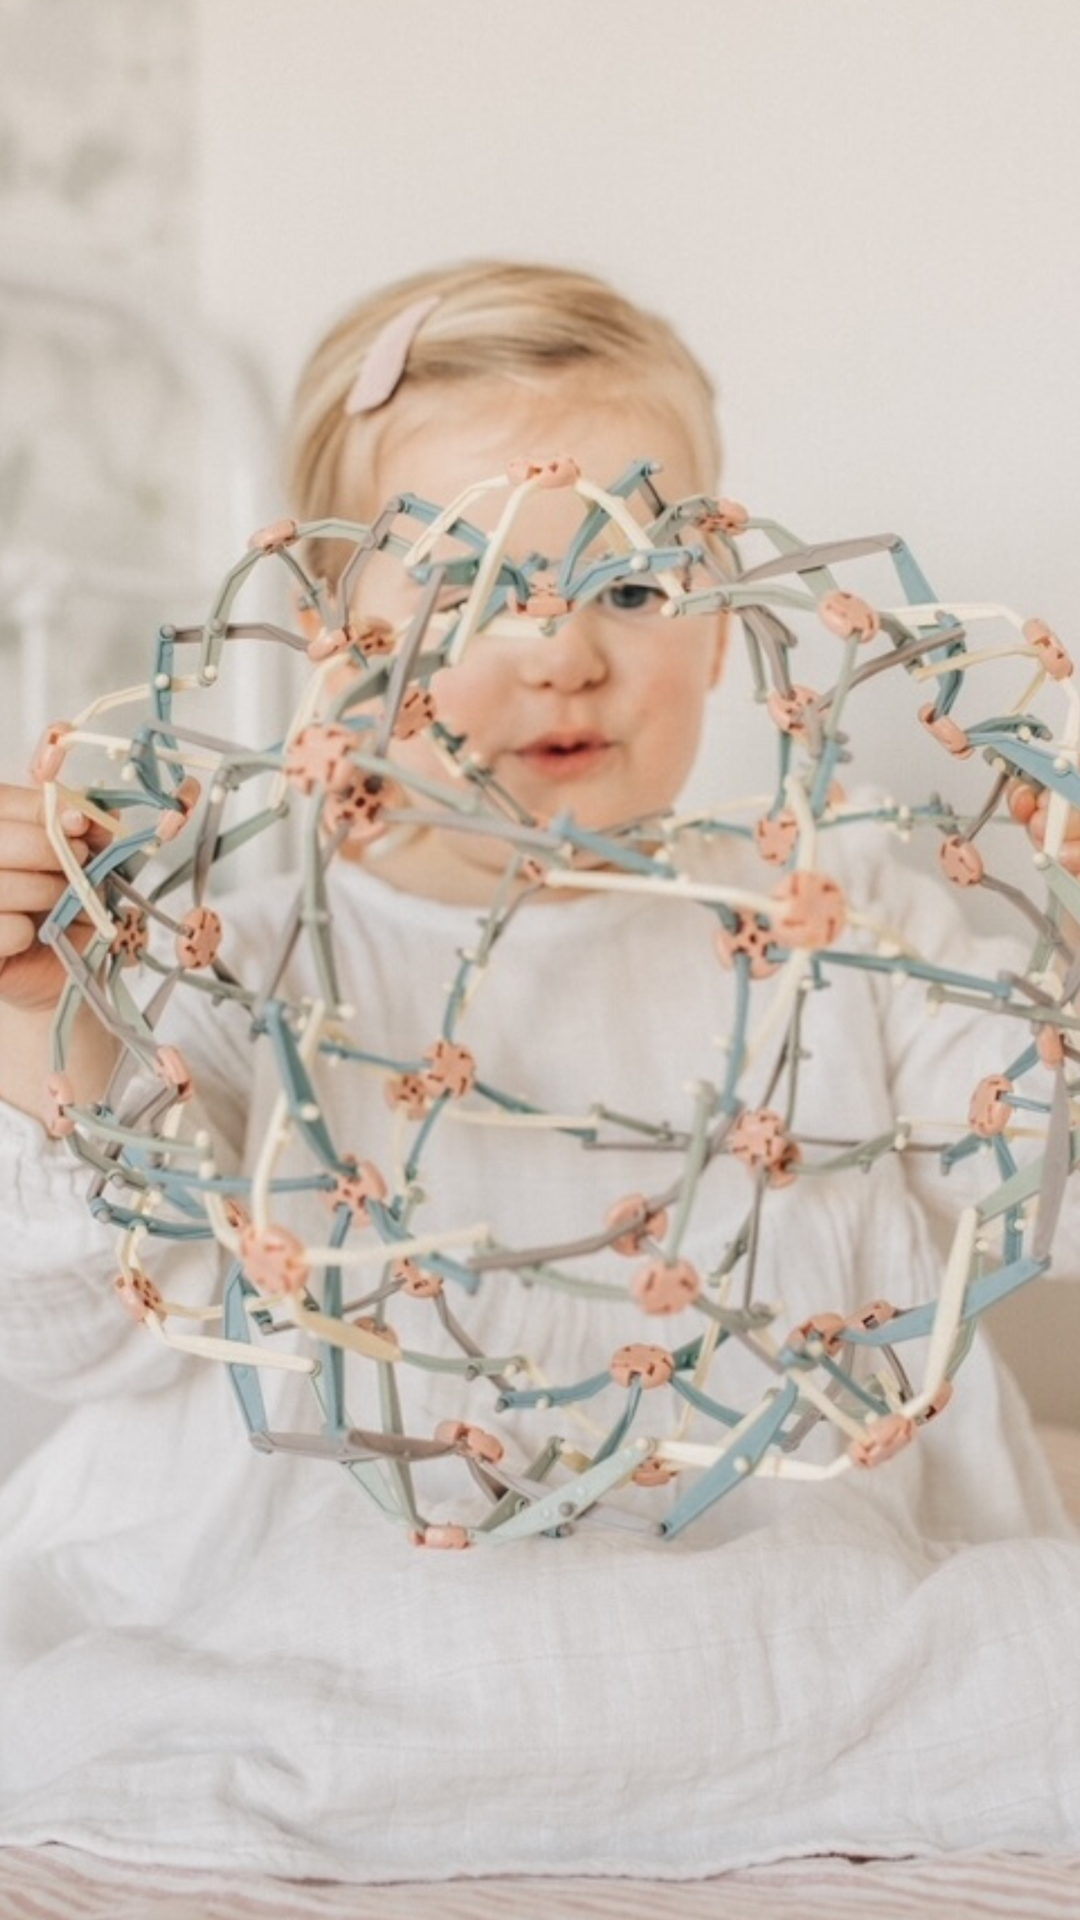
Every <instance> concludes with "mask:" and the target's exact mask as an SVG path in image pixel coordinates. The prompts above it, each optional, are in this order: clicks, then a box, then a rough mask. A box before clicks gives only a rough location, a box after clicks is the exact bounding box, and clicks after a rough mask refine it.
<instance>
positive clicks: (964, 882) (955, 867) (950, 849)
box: [938, 833, 986, 887]
mask: <svg viewBox="0 0 1080 1920" xmlns="http://www.w3.org/2000/svg"><path fill="white" fill-rule="evenodd" d="M938 858H939V859H940V861H941V866H942V871H943V873H944V875H945V878H946V880H951V881H952V883H953V886H954V887H977V886H978V884H979V881H980V880H981V879H982V877H983V874H984V873H985V872H986V868H985V867H984V866H983V857H982V854H981V853H980V852H979V849H978V847H976V846H973V845H972V843H971V841H970V840H963V839H961V837H960V835H959V834H958V833H951V834H950V835H949V838H948V839H947V840H943V841H942V843H941V851H940V853H939V855H938Z"/></svg>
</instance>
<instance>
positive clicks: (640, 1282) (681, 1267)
mask: <svg viewBox="0 0 1080 1920" xmlns="http://www.w3.org/2000/svg"><path fill="white" fill-rule="evenodd" d="M630 1291H631V1293H632V1294H633V1296H634V1299H635V1300H636V1301H637V1303H638V1306H639V1307H643V1308H644V1310H645V1312H646V1313H681V1312H682V1310H683V1308H684V1307H688V1306H689V1305H690V1303H691V1301H693V1300H696V1299H697V1297H698V1294H699V1293H700V1292H701V1275H700V1274H699V1273H698V1270H697V1268H696V1267H695V1266H693V1265H691V1263H690V1261H689V1260H672V1261H670V1262H669V1261H667V1260H650V1261H649V1262H648V1263H647V1264H646V1265H645V1266H644V1267H641V1268H640V1269H639V1271H638V1272H637V1273H636V1274H635V1275H634V1278H633V1281H632V1282H631V1286H630Z"/></svg>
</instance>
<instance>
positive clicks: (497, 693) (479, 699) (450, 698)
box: [431, 660, 506, 741]
mask: <svg viewBox="0 0 1080 1920" xmlns="http://www.w3.org/2000/svg"><path fill="white" fill-rule="evenodd" d="M504 683H505V675H504V674H503V673H501V672H500V671H499V670H498V668H497V667H496V666H494V664H488V663H486V662H484V663H481V662H476V663H473V662H470V661H468V660H465V661H463V662H462V664H461V665H460V666H458V667H445V668H444V669H443V670H442V672H441V673H436V674H433V676H432V680H431V691H432V694H433V695H434V697H435V709H436V712H437V714H438V716H439V719H440V720H441V721H442V723H443V725H444V726H446V727H448V728H449V729H450V731H451V733H463V734H465V735H466V736H467V737H468V738H470V739H475V740H477V741H479V740H481V739H485V738H486V737H487V736H488V735H489V734H490V732H491V729H492V725H493V723H495V722H497V720H498V717H499V715H500V713H501V712H502V711H503V710H504V706H505V696H506V687H505V684H504Z"/></svg>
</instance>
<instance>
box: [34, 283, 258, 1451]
mask: <svg viewBox="0 0 1080 1920" xmlns="http://www.w3.org/2000/svg"><path fill="white" fill-rule="evenodd" d="M43 315H45V316H47V320H48V325H49V328H50V331H51V332H52V331H55V332H59V333H60V334H61V335H62V334H63V333H64V332H65V331H66V330H67V329H68V328H70V330H71V335H72V338H73V339H74V338H75V337H76V336H77V334H78V330H79V328H80V327H82V326H84V325H86V324H87V323H88V322H90V321H93V320H97V319H100V318H101V317H102V316H104V317H105V318H106V319H108V320H109V321H110V322H112V323H113V324H115V325H116V326H118V327H119V328H120V329H122V330H123V331H124V333H125V334H128V335H130V337H131V341H132V347H133V349H135V348H141V349H142V350H143V351H144V352H145V351H146V350H148V349H149V350H150V351H151V352H152V353H153V355H154V356H155V357H156V358H157V359H158V360H159V361H161V362H163V363H164V364H165V365H166V366H167V367H168V368H169V369H170V370H171V371H173V372H174V373H175V377H176V379H177V382H178V383H179V384H180V385H181V386H182V388H183V390H184V391H185V392H186V394H187V395H188V396H189V397H190V399H191V401H192V404H193V411H194V414H195V417H196V419H197V422H198V431H199V440H200V444H201V447H202V449H203V456H202V460H201V463H200V467H199V471H198V476H197V482H196V487H195V494H196V503H195V516H194V519H195V541H194V551H193V554H192V565H191V567H190V568H189V569H186V572H185V578H184V579H183V580H182V581H179V580H178V581H176V582H172V581H170V580H169V579H168V578H165V577H163V575H162V573H161V572H160V571H153V572H147V571H146V570H145V569H140V568H139V567H138V565H136V564H133V565H132V566H131V567H130V568H128V567H126V566H115V565H101V566H96V567H95V565H94V564H93V563H90V565H89V566H88V565H87V563H86V562H85V560H84V559H82V558H80V559H79V561H78V578H79V581H80V583H82V584H85V585H87V586H90V587H92V588H93V590H94V591H95V592H96V593H99V594H101V595H102V596H103V597H106V598H107V599H108V600H109V602H110V603H113V604H115V605H116V607H117V610H118V615H119V617H120V619H121V620H122V618H123V613H124V608H125V606H126V605H127V604H129V603H130V604H132V606H134V603H135V602H136V601H137V600H139V599H141V600H142V601H143V602H144V603H145V600H146V598H147V595H148V594H150V595H152V596H154V598H155V599H158V598H159V597H160V605H161V610H162V615H163V616H164V615H166V614H167V613H168V611H169V607H170V600H171V596H172V594H173V592H174V589H175V592H176V593H177V594H180V593H186V594H187V595H188V596H190V595H191V593H192V590H193V588H197V589H199V590H200V591H201V590H202V589H204V588H205V589H206V590H207V591H209V590H210V589H211V588H212V587H213V586H214V585H215V584H216V583H217V581H218V579H219V578H220V577H221V575H222V574H223V572H224V571H225V569H226V567H227V566H228V565H230V564H231V562H232V561H233V560H234V559H235V557H236V555H237V554H238V553H240V552H241V551H242V550H243V549H244V547H245V545H246V543H247V539H248V536H249V534H250V533H251V531H252V529H253V528H254V527H257V526H259V525H260V524H262V523H263V522H265V521H266V520H268V519H270V518H272V517H276V515H277V514H279V513H280V510H281V509H280V501H279V500H278V499H277V498H276V497H275V491H276V489H275V481H274V474H275V443H276V433H275V425H274V421H273V419H272V416H271V411H270V408H269V406H268V405H267V403H266V401H265V399H264V398H263V397H262V395H261V394H260V392H259V390H258V385H257V382H256V381H255V379H254V378H253V377H252V374H251V371H250V370H249V368H248V367H247V366H246V365H245V364H244V363H243V361H242V359H241V358H240V356H239V355H238V354H237V353H236V352H235V351H234V350H233V349H232V348H230V347H229V346H228V345H227V344H226V343H224V342H223V341H222V340H221V339H220V337H219V336H218V335H217V334H216V333H215V332H214V330H213V329H212V328H210V327H209V326H207V325H205V324H203V323H202V322H200V319H199V316H198V314H197V312H194V311H193V309H192V304H191V301H190V299H189V298H188V296H187V295H186V293H185V292H184V291H183V290H182V289H177V288H175V287H160V286H158V287H155V288H154V289H153V290H151V289H150V288H149V287H147V286H144V285H134V284H130V283H125V282H124V280H123V278H122V276H120V275H118V274H114V273H113V272H111V271H110V272H109V273H106V272H104V271H103V269H102V268H101V267H100V266H97V265H95V264H94V263H91V262H89V261H79V260H77V259H74V258H72V257H70V256H66V257H65V258H64V259H63V260H55V259H49V258H48V257H45V256H43V255H41V254H39V253H38V252H37V251H36V250H35V253H34V257H33V258H32V259H30V258H23V259H20V258H19V257H18V253H17V250H15V249H12V250H9V251H7V252H6V253H5V254H4V256H3V257H2V259H0V319H3V320H4V321H6V322H12V323H14V324H15V325H16V326H18V325H20V324H22V323H23V321H24V320H25V324H26V325H27V326H28V327H31V328H33V327H34V326H35V323H36V321H37V322H39V321H40V319H41V318H42V316H43ZM72 577H73V562H72V560H71V559H70V557H65V555H64V553H63V551H62V550H61V549H59V548H57V549H54V548H52V547H50V546H49V545H48V544H47V543H40V544H39V543H37V542H35V543H33V544H29V545H28V544H25V543H24V544H23V545H21V546H20V545H18V544H14V543H11V542H8V543H5V541H4V537H3V534H2V531H0V594H2V595H3V604H4V606H5V608H6V612H7V617H8V621H9V622H10V624H11V625H13V626H14V628H15V632H16V649H17V656H18V657H17V660H15V661H13V662H12V663H11V664H12V666H13V667H14V668H15V671H14V673H13V674H12V675H11V678H10V680H9V682H8V685H9V686H10V688H11V693H12V695H13V696H15V697H16V698H17V702H18V708H19V718H18V735H19V737H20V738H21V739H23V740H25V741H27V742H28V743H33V741H35V740H36V739H37V738H38V737H39V736H40V734H41V732H42V730H43V729H44V727H45V726H46V725H48V724H49V723H50V722H51V721H52V720H53V719H54V718H55V713H54V711H52V701H51V699H50V689H51V687H52V685H53V684H54V682H55V678H56V675H55V670H54V669H55V664H56V663H55V658H54V653H53V649H54V648H55V644H56V639H57V635H58V633H59V632H60V629H61V623H60V620H59V611H60V608H61V606H62V604H63V601H64V597H65V595H66V594H67V593H68V592H69V590H70V587H71V583H72ZM267 651H268V652H269V653H271V654H276V652H277V650H276V649H271V650H267ZM276 666H277V662H276V661H275V660H273V659H270V660H266V662H265V665H264V667H263V670H262V671H261V672H260V673H259V674H257V675H250V676H249V675H244V676H242V679H241V676H239V675H237V676H235V677H234V686H235V691H234V693H233V694H232V701H233V703H234V707H235V711H232V712H231V713H230V714H229V716H228V717H229V718H230V719H234V720H236V722H237V723H238V724H237V728H236V734H235V736H234V737H237V738H241V737H243V736H244V734H245V733H248V734H252V735H254V736H255V737H261V738H265V739H271V738H273V737H274V734H275V731H276V730H277V729H278V728H279V727H280V724H281V717H282V715H283V713H284V710H285V708H284V699H285V686H284V681H283V680H282V679H281V678H280V677H279V676H278V675H277V673H276ZM241 693H242V699H243V725H242V726H241V725H240V724H239V722H240V720H241V714H240V712H239V706H240V699H241ZM226 698H228V695H226ZM3 777H5V778H12V777H14V774H13V770H12V769H10V768H8V769H5V770H4V774H3ZM258 861H259V850H258V845H257V843H256V846H255V847H254V848H252V850H251V855H250V858H249V864H248V866H247V867H246V869H245V875H244V877H254V872H255V871H257V865H258ZM252 863H254V864H252ZM57 1419H58V1413H57V1410H56V1408H55V1407H53V1406H52V1405H51V1404H50V1403H49V1402H47V1401H45V1400H42V1399H39V1398H38V1397H37V1396H36V1395H30V1394H27V1393H24V1392H22V1391H21V1390H16V1389H14V1388H11V1387H8V1386H6V1385H5V1384H4V1383H3V1382H2V1381H0V1477H3V1476H4V1475H5V1474H7V1473H8V1472H9V1471H10V1470H11V1468H12V1467H13V1466H14V1465H15V1463H16V1462H17V1460H18V1459H20V1458H21V1457H22V1456H23V1455H25V1453H27V1452H28V1451H29V1450H30V1448H31V1447H32V1446H33V1445H34V1444H35V1443H36V1441H37V1440H38V1439H39V1438H41V1437H42V1436H43V1435H44V1434H45V1433H46V1432H48V1431H49V1430H50V1429H51V1428H52V1427H54V1426H55V1425H56V1424H57Z"/></svg>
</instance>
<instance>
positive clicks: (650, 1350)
mask: <svg viewBox="0 0 1080 1920" xmlns="http://www.w3.org/2000/svg"><path fill="white" fill-rule="evenodd" d="M610 1371H611V1377H612V1379H613V1380H617V1381H618V1383H619V1385H620V1387H629V1386H631V1385H632V1384H633V1382H634V1381H635V1380H640V1381H641V1384H642V1386H643V1387H666V1386H667V1385H668V1382H669V1381H670V1379H671V1377H672V1375H673V1373H674V1372H675V1357H674V1355H673V1354H670V1353H669V1352H668V1350H667V1348H666V1347H646V1346H643V1345H642V1344H641V1343H640V1342H637V1341H632V1342H631V1343H630V1345H629V1346H626V1347H617V1348H616V1350H615V1352H614V1353H613V1354H612V1356H611V1364H610Z"/></svg>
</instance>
